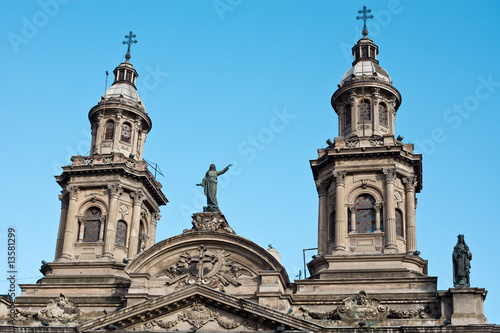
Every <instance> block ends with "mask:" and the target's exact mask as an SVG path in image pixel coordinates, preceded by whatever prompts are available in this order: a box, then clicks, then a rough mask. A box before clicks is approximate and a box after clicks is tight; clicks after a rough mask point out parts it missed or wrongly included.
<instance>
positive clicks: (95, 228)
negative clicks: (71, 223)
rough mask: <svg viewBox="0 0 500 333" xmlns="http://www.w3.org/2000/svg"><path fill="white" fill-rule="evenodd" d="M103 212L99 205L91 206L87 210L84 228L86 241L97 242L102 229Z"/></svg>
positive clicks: (84, 239)
mask: <svg viewBox="0 0 500 333" xmlns="http://www.w3.org/2000/svg"><path fill="white" fill-rule="evenodd" d="M101 215H102V212H101V210H100V209H99V208H97V207H91V208H89V209H88V210H87V212H85V227H84V229H83V241H84V242H97V241H98V240H99V233H100V231H101Z"/></svg>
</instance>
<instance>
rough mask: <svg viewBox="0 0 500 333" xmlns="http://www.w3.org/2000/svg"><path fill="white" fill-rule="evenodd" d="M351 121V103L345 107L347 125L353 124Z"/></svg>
mask: <svg viewBox="0 0 500 333" xmlns="http://www.w3.org/2000/svg"><path fill="white" fill-rule="evenodd" d="M351 122H352V114H351V105H347V106H346V108H345V127H348V126H351Z"/></svg>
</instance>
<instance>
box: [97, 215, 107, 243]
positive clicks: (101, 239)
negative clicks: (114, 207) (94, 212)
mask: <svg viewBox="0 0 500 333" xmlns="http://www.w3.org/2000/svg"><path fill="white" fill-rule="evenodd" d="M105 226H106V215H103V216H101V227H100V228H99V242H102V241H103V240H104V228H105Z"/></svg>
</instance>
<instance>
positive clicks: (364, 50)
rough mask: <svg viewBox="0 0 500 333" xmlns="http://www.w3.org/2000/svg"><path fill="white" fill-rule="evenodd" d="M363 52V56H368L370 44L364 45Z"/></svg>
mask: <svg viewBox="0 0 500 333" xmlns="http://www.w3.org/2000/svg"><path fill="white" fill-rule="evenodd" d="M362 52H363V58H366V57H368V46H363V48H362Z"/></svg>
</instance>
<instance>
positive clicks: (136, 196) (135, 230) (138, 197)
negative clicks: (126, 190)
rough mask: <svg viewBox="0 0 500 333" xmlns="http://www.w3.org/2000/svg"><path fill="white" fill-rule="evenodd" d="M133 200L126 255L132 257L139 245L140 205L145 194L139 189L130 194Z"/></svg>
mask: <svg viewBox="0 0 500 333" xmlns="http://www.w3.org/2000/svg"><path fill="white" fill-rule="evenodd" d="M130 197H131V198H132V199H133V200H134V207H133V209H132V225H131V227H130V242H129V246H128V257H129V258H133V257H134V256H135V255H136V254H137V247H138V246H139V227H140V225H141V206H142V202H143V201H144V199H146V196H145V195H144V193H143V192H142V191H141V190H139V191H135V192H134V193H131V194H130Z"/></svg>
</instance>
